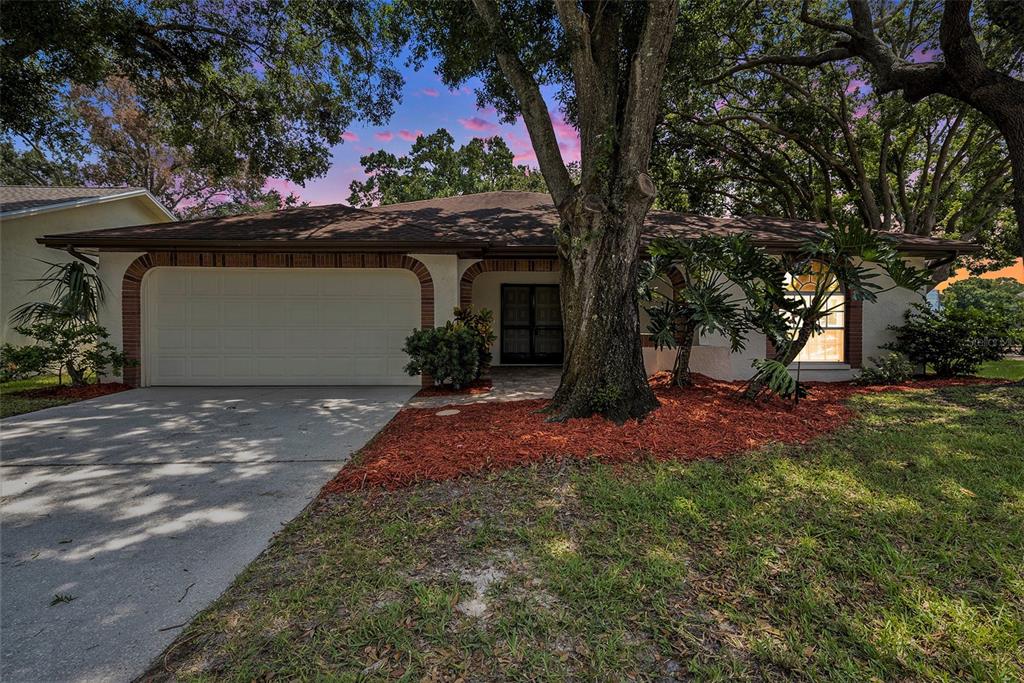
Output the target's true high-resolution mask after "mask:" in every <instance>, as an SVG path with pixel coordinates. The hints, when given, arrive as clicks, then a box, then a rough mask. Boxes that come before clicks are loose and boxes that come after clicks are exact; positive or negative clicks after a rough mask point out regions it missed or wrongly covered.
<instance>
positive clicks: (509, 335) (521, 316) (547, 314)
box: [501, 285, 562, 365]
mask: <svg viewBox="0 0 1024 683" xmlns="http://www.w3.org/2000/svg"><path fill="white" fill-rule="evenodd" d="M561 362H562V305H561V300H560V298H559V292H558V285H502V286H501V363H502V364H503V365H505V364H515V363H522V364H531V365H558V364H561Z"/></svg>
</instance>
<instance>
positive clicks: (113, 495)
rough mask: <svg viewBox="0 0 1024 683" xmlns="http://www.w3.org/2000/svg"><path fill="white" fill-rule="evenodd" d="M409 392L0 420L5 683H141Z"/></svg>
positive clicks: (225, 400) (158, 400) (78, 408)
mask: <svg viewBox="0 0 1024 683" xmlns="http://www.w3.org/2000/svg"><path fill="white" fill-rule="evenodd" d="M413 393H415V388H414V387H230V388H227V387H224V388H209V387H206V388H191V387H189V388H169V387H168V388H151V389H136V390H133V391H128V392H124V393H120V394H114V395H111V396H106V397H103V398H100V399H95V400H92V401H85V402H82V403H77V404H73V405H69V406H61V407H59V408H50V409H48V410H43V411H40V412H37V413H31V414H29V415H24V416H20V417H14V418H8V419H6V420H3V421H0V432H2V434H0V475H2V480H0V496H2V498H0V514H2V520H3V522H2V527H0V554H2V561H0V573H2V576H0V621H2V629H3V637H2V644H0V647H2V661H0V676H2V678H3V680H4V681H29V680H31V681H90V680H104V681H110V680H126V679H130V678H132V677H134V676H137V675H138V674H140V673H141V672H142V671H143V670H144V669H145V667H146V666H147V665H148V664H149V662H150V661H151V660H152V659H153V657H155V656H156V655H157V654H159V653H160V651H161V650H163V648H165V647H166V646H167V645H168V644H169V643H170V642H171V641H172V640H173V639H174V637H175V636H176V635H178V633H180V632H181V629H182V628H183V626H184V625H185V624H186V623H187V622H188V621H189V620H190V619H191V618H192V617H193V616H194V615H195V614H196V612H198V611H199V610H200V609H202V608H203V607H205V606H206V605H207V604H208V603H209V602H210V601H212V600H213V599H214V598H216V597H217V596H218V595H220V593H221V592H223V591H224V589H225V588H227V586H228V584H229V583H230V582H231V580H232V579H233V578H234V577H235V576H236V575H237V574H238V572H239V571H241V570H242V568H244V567H245V566H246V565H247V564H248V563H249V562H250V561H251V560H252V559H253V558H255V557H256V555H258V554H259V553H260V551H262V550H263V548H265V547H266V545H267V543H268V541H269V540H270V538H271V536H272V535H273V534H274V532H275V531H277V530H278V529H279V528H280V527H281V525H282V524H284V523H285V522H287V521H288V520H290V519H292V518H293V517H294V516H295V515H296V514H298V513H299V512H300V511H301V510H302V508H303V507H304V506H305V505H306V504H307V503H308V502H309V501H310V499H311V498H312V497H313V496H314V495H315V494H316V492H317V491H318V489H319V488H320V486H321V485H323V483H324V482H326V481H327V480H328V479H329V478H330V477H331V476H332V475H333V474H334V473H335V472H337V471H338V469H339V468H340V467H341V466H342V464H343V463H344V462H345V461H346V460H347V459H348V458H349V456H350V455H351V454H352V453H353V452H354V451H355V450H357V449H359V448H360V447H361V446H362V445H363V444H364V443H366V441H367V440H369V439H370V437H372V436H373V435H374V434H375V433H376V432H377V431H378V430H379V429H380V428H381V427H382V426H384V424H385V423H387V421H388V420H389V419H391V417H392V416H393V415H394V414H395V412H397V411H398V409H399V408H401V406H402V405H403V404H404V403H405V402H406V400H408V399H409V398H410V397H411V396H412V395H413ZM58 596H62V597H61V598H58ZM60 599H64V600H69V601H68V602H61V601H58V600H60ZM51 602H55V604H53V605H51Z"/></svg>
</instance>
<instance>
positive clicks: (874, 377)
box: [854, 353, 914, 384]
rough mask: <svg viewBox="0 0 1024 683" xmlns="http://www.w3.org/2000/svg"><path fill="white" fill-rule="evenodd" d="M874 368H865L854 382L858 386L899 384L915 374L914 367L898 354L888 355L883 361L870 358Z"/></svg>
mask: <svg viewBox="0 0 1024 683" xmlns="http://www.w3.org/2000/svg"><path fill="white" fill-rule="evenodd" d="M868 360H870V361H871V362H872V363H874V364H875V367H873V368H863V369H862V370H861V371H860V376H858V377H857V379H856V380H854V381H855V382H856V383H857V384H899V383H900V382H906V381H907V380H908V379H910V378H911V377H912V376H913V374H914V366H913V365H911V363H910V361H908V360H907V359H906V358H904V357H903V356H902V355H900V354H898V353H887V354H886V355H885V356H883V357H882V358H881V359H878V358H869V359H868Z"/></svg>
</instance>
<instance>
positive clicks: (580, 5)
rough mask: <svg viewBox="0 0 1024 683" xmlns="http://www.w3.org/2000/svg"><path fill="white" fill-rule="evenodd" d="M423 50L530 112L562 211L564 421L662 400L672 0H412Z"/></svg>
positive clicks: (488, 98) (614, 414)
mask: <svg viewBox="0 0 1024 683" xmlns="http://www.w3.org/2000/svg"><path fill="white" fill-rule="evenodd" d="M407 9H408V10H411V15H408V16H411V25H412V34H413V37H414V57H415V59H417V60H420V61H421V62H422V60H424V59H425V58H427V57H428V56H436V57H437V58H438V59H439V65H438V73H439V75H440V76H441V78H442V80H443V81H444V83H445V84H446V85H448V86H450V87H456V86H459V85H461V84H463V83H465V82H466V81H467V80H469V79H473V78H475V79H479V82H480V86H479V88H478V89H477V95H478V99H479V100H480V101H481V102H488V103H490V104H493V105H494V106H495V107H496V108H497V110H498V111H499V112H500V113H501V114H502V115H503V116H504V118H505V119H506V120H511V119H513V118H515V117H516V116H517V115H521V116H522V119H523V121H524V122H525V124H526V128H527V130H528V132H529V135H530V139H531V141H532V143H533V149H534V151H535V152H536V154H537V160H538V164H539V166H540V170H541V172H542V173H543V174H544V178H545V180H546V182H547V186H548V189H549V191H550V193H551V196H552V199H553V200H554V203H555V205H556V206H557V209H558V212H559V216H560V218H561V223H560V227H559V229H558V231H557V241H558V254H559V258H560V261H561V292H562V315H563V318H564V321H565V360H564V364H563V369H562V381H561V385H560V386H559V389H558V391H557V392H556V394H555V396H554V399H553V401H552V404H551V410H552V413H553V418H554V419H562V418H568V417H573V416H583V415H590V414H593V413H595V412H596V413H601V414H604V415H606V416H608V417H609V418H611V419H614V420H617V421H622V420H626V419H630V418H641V417H643V416H644V415H646V414H647V413H648V412H649V411H650V410H652V409H653V408H654V407H655V406H656V405H657V400H656V399H655V397H654V395H653V393H652V392H651V390H650V387H649V386H648V385H647V381H646V374H645V372H644V364H643V355H642V350H641V347H640V323H639V313H638V302H637V270H638V264H639V259H640V237H641V233H642V232H643V226H644V219H645V217H646V214H647V211H648V209H649V208H650V206H651V203H652V201H653V199H654V195H655V188H654V185H653V183H652V181H651V179H650V177H649V176H648V164H649V161H650V154H651V142H652V136H653V132H654V128H655V125H656V123H657V121H658V119H659V116H660V91H661V85H662V81H663V78H664V73H665V65H666V63H667V61H668V58H669V52H670V48H671V45H672V39H673V33H674V27H675V22H676V18H677V15H678V11H679V6H678V3H677V2H675V1H674V0H654V1H653V2H618V1H615V0H606V1H601V2H596V1H595V2H590V1H584V2H576V1H574V0H555V1H554V2H553V3H552V2H549V1H548V0H517V1H515V2H503V3H500V4H499V3H498V2H496V0H474V1H473V3H472V4H469V3H464V2H459V1H457V0H453V1H446V2H439V1H436V0H423V1H422V2H419V1H416V0H409V2H408V3H407V4H405V5H399V7H398V11H397V12H396V16H397V17H398V18H399V22H400V23H403V24H404V22H406V21H407V20H408V16H407V15H406V14H405V10H407ZM542 88H547V89H548V91H549V92H552V91H554V92H557V95H558V98H559V99H560V101H561V103H562V104H563V107H564V108H565V110H566V111H567V113H568V114H569V116H570V118H571V119H572V120H573V122H574V123H575V124H576V127H577V129H578V130H579V134H580V143H581V152H580V180H579V182H574V181H573V179H572V177H571V175H570V173H569V171H568V169H567V168H566V165H565V163H564V160H563V158H562V156H561V153H560V150H559V147H558V142H557V140H556V138H555V132H554V129H553V126H552V112H551V110H550V109H549V104H548V101H547V100H546V99H545V97H544V94H543V92H542Z"/></svg>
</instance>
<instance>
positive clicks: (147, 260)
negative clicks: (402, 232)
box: [121, 251, 434, 386]
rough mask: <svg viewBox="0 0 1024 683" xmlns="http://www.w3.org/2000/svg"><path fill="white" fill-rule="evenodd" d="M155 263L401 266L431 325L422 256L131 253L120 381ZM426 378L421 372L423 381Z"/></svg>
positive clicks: (127, 372)
mask: <svg viewBox="0 0 1024 683" xmlns="http://www.w3.org/2000/svg"><path fill="white" fill-rule="evenodd" d="M161 266H171V267H173V266H179V267H187V266H199V267H209V268H403V269H405V270H409V271H412V273H413V274H414V275H415V276H416V277H417V279H418V280H419V281H420V327H423V328H429V327H433V326H434V281H433V280H432V279H431V277H430V272H429V271H428V270H427V267H426V266H425V265H423V263H422V262H420V261H418V260H417V259H414V258H413V257H411V256H406V255H405V254H388V253H379V252H366V253H337V252H328V253H304V252H287V253H277V252H274V253H235V252H223V253H221V252H191V251H157V252H149V253H146V254H143V255H142V256H140V257H138V258H137V259H135V261H133V262H132V264H131V265H130V266H128V269H127V270H126V271H125V273H124V278H123V279H122V280H121V321H122V323H121V324H122V326H123V341H122V344H123V348H124V353H125V356H127V357H128V358H130V359H134V360H136V361H138V363H137V364H136V365H134V366H133V367H126V368H125V369H124V381H125V384H129V385H131V386H139V384H140V383H141V379H142V280H143V278H144V277H145V275H146V273H147V272H148V271H149V270H150V269H152V268H157V267H161ZM428 381H429V378H424V382H425V383H427V382H428Z"/></svg>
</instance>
